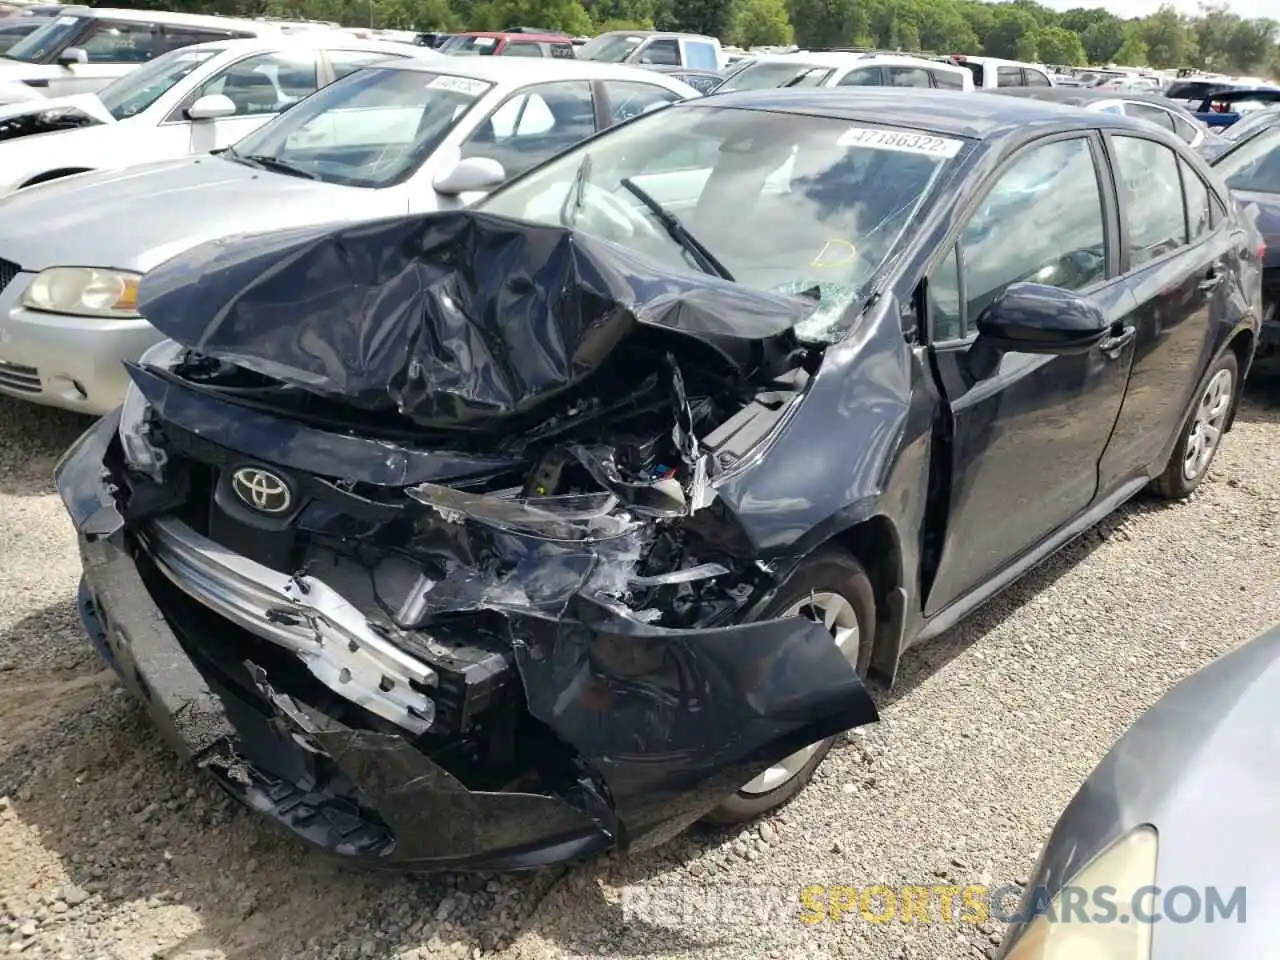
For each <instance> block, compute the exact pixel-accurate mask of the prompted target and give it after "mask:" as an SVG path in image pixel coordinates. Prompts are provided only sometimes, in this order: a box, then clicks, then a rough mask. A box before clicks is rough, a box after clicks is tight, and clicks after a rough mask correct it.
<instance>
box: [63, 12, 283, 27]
mask: <svg viewBox="0 0 1280 960" xmlns="http://www.w3.org/2000/svg"><path fill="white" fill-rule="evenodd" d="M61 15H62V16H76V17H94V18H99V19H109V20H121V21H126V22H133V23H159V24H173V25H175V26H191V27H223V28H225V29H228V30H232V29H234V30H248V31H252V32H254V33H273V32H280V31H281V25H280V24H279V23H271V22H264V21H254V20H249V19H244V18H238V17H215V16H209V15H206V14H201V13H169V12H168V11H165V10H128V9H124V8H118V7H79V6H77V7H74V8H68V9H66V10H63V11H62V14H61Z"/></svg>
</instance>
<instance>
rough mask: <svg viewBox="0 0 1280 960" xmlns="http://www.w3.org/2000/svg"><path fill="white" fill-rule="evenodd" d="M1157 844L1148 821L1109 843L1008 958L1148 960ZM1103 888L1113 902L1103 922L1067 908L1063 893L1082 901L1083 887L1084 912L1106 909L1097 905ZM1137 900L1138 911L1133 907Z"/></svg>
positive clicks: (1058, 896) (1026, 932)
mask: <svg viewBox="0 0 1280 960" xmlns="http://www.w3.org/2000/svg"><path fill="white" fill-rule="evenodd" d="M1157 846H1158V844H1157V839H1156V831H1155V828H1154V827H1151V826H1149V825H1145V824H1144V825H1143V826H1140V827H1137V828H1136V829H1134V830H1131V831H1129V832H1128V833H1127V834H1125V835H1124V836H1123V837H1121V838H1120V839H1119V840H1117V841H1116V842H1115V843H1113V844H1112V845H1111V846H1109V847H1107V849H1106V850H1104V851H1103V852H1102V853H1100V854H1098V856H1096V857H1094V858H1093V859H1092V860H1090V861H1089V863H1088V864H1087V865H1086V866H1085V868H1084V869H1083V870H1081V871H1080V872H1079V873H1078V874H1076V875H1075V877H1073V878H1072V879H1071V880H1070V882H1069V883H1068V884H1067V885H1066V887H1065V888H1064V889H1063V890H1062V891H1060V892H1059V893H1058V894H1057V895H1056V896H1055V897H1054V898H1053V901H1052V903H1051V905H1050V908H1049V910H1048V911H1047V912H1046V913H1043V914H1041V915H1040V916H1038V917H1036V918H1035V919H1034V920H1032V921H1031V923H1030V924H1029V925H1028V926H1027V928H1026V929H1025V930H1024V931H1023V933H1022V936H1021V937H1019V938H1018V940H1017V942H1016V943H1015V944H1014V946H1013V949H1012V950H1010V951H1009V952H1008V953H1007V954H1005V960H1149V958H1150V957H1151V923H1150V922H1148V920H1149V918H1150V917H1151V916H1153V910H1154V903H1153V902H1152V900H1153V899H1154V896H1155V894H1154V892H1153V890H1154V886H1155V882H1156V850H1157ZM1100 888H1109V891H1108V892H1109V897H1108V899H1109V900H1110V902H1111V903H1112V904H1114V906H1115V910H1114V915H1112V916H1109V917H1108V918H1107V920H1106V921H1105V922H1098V921H1094V922H1087V923H1082V922H1079V919H1078V918H1073V917H1072V916H1070V912H1071V911H1070V910H1065V911H1064V907H1066V906H1067V905H1066V903H1065V902H1064V894H1066V893H1068V892H1070V893H1071V894H1072V896H1073V897H1075V898H1076V899H1077V900H1078V899H1079V894H1078V893H1077V891H1081V890H1082V891H1084V892H1085V893H1086V894H1087V895H1088V897H1089V904H1088V906H1086V907H1085V908H1084V912H1085V913H1086V914H1094V913H1101V912H1103V911H1099V910H1096V909H1095V897H1096V896H1097V895H1098V892H1099V890H1100ZM1144 888H1147V889H1145V890H1144ZM1139 890H1143V896H1142V897H1139V896H1138V891H1139ZM1135 901H1136V902H1137V903H1139V904H1140V906H1141V910H1142V912H1141V913H1140V914H1139V913H1135V911H1134V910H1133V906H1134V903H1135Z"/></svg>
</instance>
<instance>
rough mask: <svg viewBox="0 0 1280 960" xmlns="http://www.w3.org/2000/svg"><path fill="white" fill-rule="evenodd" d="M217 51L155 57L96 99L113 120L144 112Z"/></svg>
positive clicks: (175, 53)
mask: <svg viewBox="0 0 1280 960" xmlns="http://www.w3.org/2000/svg"><path fill="white" fill-rule="evenodd" d="M221 52H222V51H221V49H217V48H215V49H211V50H209V49H206V50H174V51H172V52H170V53H166V54H165V55H164V56H162V57H157V58H156V59H155V60H152V61H151V62H150V63H148V64H144V65H143V66H141V67H139V68H138V69H136V70H131V71H129V72H128V73H126V74H125V75H124V76H123V77H120V79H118V80H116V81H114V82H112V83H109V84H107V85H106V86H105V87H103V88H102V89H101V90H100V91H98V99H99V100H101V101H102V105H103V106H104V107H106V108H107V109H108V110H109V111H110V112H111V115H112V116H113V117H115V118H116V119H117V120H124V119H125V118H127V117H132V116H135V115H137V114H139V113H141V112H142V111H143V110H146V109H147V107H149V106H151V105H152V104H153V103H155V102H156V101H157V100H159V99H160V98H161V97H163V96H164V95H165V94H166V93H168V92H169V91H170V90H171V89H173V86H174V84H176V83H178V82H179V81H180V80H182V79H183V78H185V77H186V76H187V75H188V74H190V73H191V71H193V70H194V69H195V68H196V67H198V66H200V64H202V63H204V62H205V61H206V60H211V59H212V58H213V57H216V56H217V55H218V54H219V53H221Z"/></svg>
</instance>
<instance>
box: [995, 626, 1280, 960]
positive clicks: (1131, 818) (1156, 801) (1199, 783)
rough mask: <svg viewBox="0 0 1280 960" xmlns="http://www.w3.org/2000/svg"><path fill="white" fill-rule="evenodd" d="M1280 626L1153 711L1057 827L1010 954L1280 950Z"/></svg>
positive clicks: (1168, 959) (1167, 956)
mask: <svg viewBox="0 0 1280 960" xmlns="http://www.w3.org/2000/svg"><path fill="white" fill-rule="evenodd" d="M1278 700H1280V626H1277V627H1274V628H1272V629H1271V630H1270V631H1268V632H1267V633H1264V634H1263V635H1262V636H1260V637H1258V638H1257V639H1255V640H1252V641H1250V642H1248V643H1246V644H1244V645H1243V646H1241V647H1238V648H1236V649H1235V650H1233V651H1232V652H1230V653H1228V654H1226V655H1225V656H1223V657H1220V658H1219V659H1218V660H1215V661H1214V662H1213V663H1211V664H1209V665H1208V666H1206V667H1204V668H1202V669H1201V670H1200V671H1199V672H1198V673H1195V674H1193V675H1192V676H1190V677H1188V678H1187V679H1186V680H1184V681H1182V683H1180V684H1178V686H1176V687H1174V688H1173V689H1172V690H1171V691H1169V693H1167V694H1166V695H1165V696H1164V697H1163V698H1162V699H1161V700H1159V701H1157V702H1156V704H1155V705H1154V706H1153V707H1151V709H1150V710H1148V711H1147V712H1146V713H1145V714H1143V715H1142V717H1140V718H1139V719H1138V721H1137V723H1135V724H1134V725H1133V726H1132V727H1130V728H1129V731H1128V732H1127V733H1126V734H1125V735H1124V736H1123V737H1121V738H1120V740H1119V741H1117V743H1116V745H1115V746H1114V747H1113V748H1112V749H1111V752H1110V753H1108V754H1107V755H1106V756H1105V757H1104V758H1103V760H1102V762H1101V763H1099V764H1098V766H1097V767H1096V768H1095V769H1094V771H1093V773H1092V774H1090V776H1089V779H1088V780H1086V781H1085V783H1084V785H1083V786H1082V787H1081V788H1080V790H1079V792H1078V793H1077V794H1076V795H1075V797H1074V798H1073V799H1072V801H1071V803H1070V804H1069V805H1068V806H1067V809H1066V810H1065V811H1064V812H1063V814H1062V817H1061V819H1059V821H1058V824H1057V826H1056V827H1054V830H1053V834H1052V835H1051V836H1050V837H1049V842H1048V843H1047V844H1046V845H1045V849H1044V852H1043V853H1042V854H1041V855H1040V862H1039V863H1038V864H1037V865H1036V868H1035V872H1034V873H1033V874H1032V877H1031V883H1030V885H1029V886H1028V887H1027V889H1026V891H1025V892H1024V893H1023V896H1022V901H1021V903H1020V904H1019V905H1018V908H1017V910H1016V911H1015V912H1014V916H1013V918H1012V922H1011V923H1010V926H1009V930H1008V932H1007V934H1006V936H1005V940H1004V944H1003V946H1002V947H1001V950H1000V952H999V953H998V954H997V957H998V958H999V960H1075V958H1086V957H1087V958H1098V960H1172V958H1196V960H1201V958H1203V960H1210V958H1214V960H1216V958H1222V960H1226V958H1242V960H1243V958H1246V957H1248V958H1252V957H1259V958H1261V957H1275V956H1277V955H1278V954H1280V925H1277V923H1276V922H1275V918H1274V917H1273V916H1272V913H1273V912H1274V908H1273V904H1274V903H1275V902H1276V898H1277V896H1280V871H1277V870H1276V869H1275V861H1274V860H1273V859H1272V855H1273V854H1275V853H1276V852H1277V851H1280V818H1277V817H1276V815H1275V813H1276V810H1275V797H1276V791H1275V790H1274V789H1273V788H1274V787H1275V786H1276V771H1277V770H1280V738H1277V737H1276V722H1275V714H1276V703H1277V701H1278Z"/></svg>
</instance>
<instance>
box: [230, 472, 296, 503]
mask: <svg viewBox="0 0 1280 960" xmlns="http://www.w3.org/2000/svg"><path fill="white" fill-rule="evenodd" d="M231 489H232V490H234V491H235V493H236V496H237V497H239V498H240V500H241V501H242V502H243V503H244V505H245V506H247V507H252V508H253V509H254V510H257V511H258V512H259V513H270V514H281V513H286V512H287V511H288V510H289V508H290V507H292V506H293V494H292V493H290V492H289V485H288V484H287V483H285V482H284V480H282V479H281V478H280V477H279V476H277V475H276V474H274V473H272V472H271V471H270V470H263V469H262V468H261V467H241V468H240V469H239V470H237V471H236V472H235V473H233V474H232V475H231Z"/></svg>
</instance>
